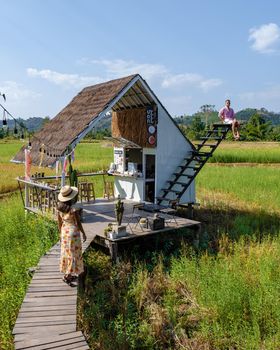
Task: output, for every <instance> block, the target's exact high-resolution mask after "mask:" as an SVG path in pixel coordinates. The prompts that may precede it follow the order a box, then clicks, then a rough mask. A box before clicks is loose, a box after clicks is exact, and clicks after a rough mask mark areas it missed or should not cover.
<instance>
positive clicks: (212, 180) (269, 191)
mask: <svg viewBox="0 0 280 350" xmlns="http://www.w3.org/2000/svg"><path fill="white" fill-rule="evenodd" d="M279 177H280V168H278V167H272V166H271V167H234V166H232V167H225V166H224V167H217V166H208V165H206V166H205V167H204V168H203V170H202V171H201V172H200V173H199V175H198V176H197V179H196V186H197V193H198V197H199V198H201V199H202V198H206V195H207V193H208V197H209V194H210V193H211V194H212V200H213V202H215V198H222V197H224V198H226V200H227V201H228V202H229V203H230V202H234V203H236V202H243V203H244V205H245V206H246V204H245V203H247V204H248V206H250V207H251V208H256V207H258V208H262V209H263V210H265V211H277V212H279V211H280V197H279V191H278V187H277V185H276V184H277V183H278V181H279Z"/></svg>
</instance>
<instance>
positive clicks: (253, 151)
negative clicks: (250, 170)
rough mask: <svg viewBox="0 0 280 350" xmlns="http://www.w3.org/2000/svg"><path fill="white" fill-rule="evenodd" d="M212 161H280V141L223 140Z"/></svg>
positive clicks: (266, 162) (265, 162)
mask: <svg viewBox="0 0 280 350" xmlns="http://www.w3.org/2000/svg"><path fill="white" fill-rule="evenodd" d="M210 162H211V163H264V164H269V163H280V143H279V142H222V143H221V144H220V145H219V147H218V148H217V150H216V151H215V152H214V155H213V157H212V158H211V159H210Z"/></svg>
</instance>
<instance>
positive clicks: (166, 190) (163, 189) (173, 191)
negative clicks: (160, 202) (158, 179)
mask: <svg viewBox="0 0 280 350" xmlns="http://www.w3.org/2000/svg"><path fill="white" fill-rule="evenodd" d="M161 190H162V191H163V192H172V193H175V194H180V193H181V191H178V190H177V191H176V190H170V189H168V188H162V189H161Z"/></svg>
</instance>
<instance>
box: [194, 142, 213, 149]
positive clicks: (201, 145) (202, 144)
mask: <svg viewBox="0 0 280 350" xmlns="http://www.w3.org/2000/svg"><path fill="white" fill-rule="evenodd" d="M196 147H212V148H214V147H217V144H213V143H200V144H198V145H196Z"/></svg>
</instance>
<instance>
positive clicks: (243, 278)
mask: <svg viewBox="0 0 280 350" xmlns="http://www.w3.org/2000/svg"><path fill="white" fill-rule="evenodd" d="M221 248H222V249H221V251H220V253H219V254H218V256H217V257H213V256H212V257H211V256H209V255H208V254H207V253H206V254H204V255H203V256H201V258H199V259H198V258H193V259H190V258H189V257H184V256H182V257H181V258H180V259H174V260H173V263H172V267H171V272H170V278H171V281H172V284H171V285H173V286H177V288H178V286H179V285H183V286H184V288H185V289H186V290H187V291H188V293H189V295H190V296H191V299H192V300H194V304H195V307H193V308H192V310H189V312H192V314H193V316H192V319H196V320H197V321H199V322H198V323H197V324H196V326H195V328H194V329H193V332H192V337H199V338H200V339H205V340H207V342H210V344H211V345H212V346H211V348H213V349H229V348H235V349H260V348H265V349H271V350H272V349H276V348H279V346H280V341H279V340H280V298H279V297H280V285H279V282H278V281H279V278H280V270H279V263H280V254H279V253H280V239H279V237H277V238H275V239H273V240H271V239H269V238H267V239H265V240H264V241H263V242H262V243H261V244H260V243H258V242H257V241H253V240H251V241H250V242H246V241H242V240H241V241H239V242H238V243H232V242H229V241H228V239H227V238H224V239H223V241H221ZM169 294H170V291H169ZM174 295H175V298H177V302H178V293H175V294H174ZM177 307H179V306H178V305H177ZM202 315H203V317H202ZM184 317H185V316H183V315H181V316H180V314H177V319H175V323H176V324H177V325H178V328H179V327H182V328H183V330H184V331H185V332H186V330H187V327H189V323H188V320H187V321H186V320H184ZM178 331H179V330H178ZM179 333H180V332H179Z"/></svg>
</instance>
